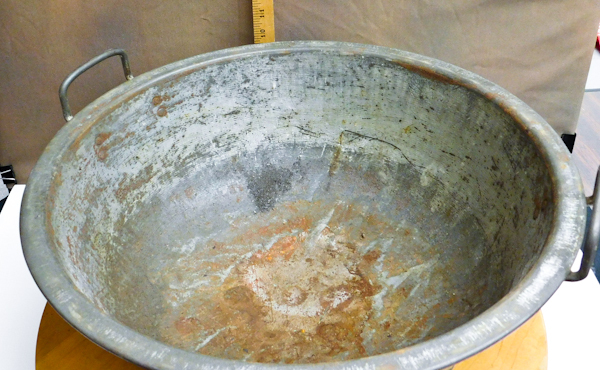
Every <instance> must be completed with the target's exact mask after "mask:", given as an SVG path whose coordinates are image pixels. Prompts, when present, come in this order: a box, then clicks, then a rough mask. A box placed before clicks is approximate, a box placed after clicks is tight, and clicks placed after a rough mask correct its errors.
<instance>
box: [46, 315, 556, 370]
mask: <svg viewBox="0 0 600 370" xmlns="http://www.w3.org/2000/svg"><path fill="white" fill-rule="evenodd" d="M547 363H548V360H547V346H546V330H545V327H544V319H543V318H542V314H541V313H538V314H537V315H535V316H534V317H533V318H532V319H531V320H529V321H528V322H527V323H525V324H524V325H523V326H522V327H521V328H519V329H518V330H517V331H515V332H514V333H512V334H511V335H510V336H508V337H507V338H505V339H504V340H503V341H501V342H499V343H497V344H496V345H494V346H492V347H490V348H488V349H487V350H485V351H483V352H481V353H480V354H478V355H476V356H474V357H472V358H470V359H468V360H466V361H464V362H462V363H460V364H458V365H456V366H455V367H454V370H546V369H547ZM36 369H37V370H79V369H85V370H107V369H111V370H112V369H114V370H135V369H142V368H141V367H139V366H137V365H134V364H132V363H130V362H127V361H125V360H123V359H121V358H119V357H117V356H115V355H113V354H112V353H110V352H107V351H105V350H104V349H102V348H100V347H99V346H97V345H95V344H94V343H92V342H91V341H90V340H88V339H87V338H85V337H84V336H83V335H81V334H80V333H79V332H78V331H76V330H75V329H73V328H72V327H71V326H70V325H69V324H67V323H66V322H65V321H64V320H63V319H62V318H61V317H60V316H59V315H58V313H56V311H55V310H54V309H53V308H52V307H51V306H50V305H46V310H45V311H44V315H43V317H42V322H41V325H40V331H39V335H38V341H37V349H36Z"/></svg>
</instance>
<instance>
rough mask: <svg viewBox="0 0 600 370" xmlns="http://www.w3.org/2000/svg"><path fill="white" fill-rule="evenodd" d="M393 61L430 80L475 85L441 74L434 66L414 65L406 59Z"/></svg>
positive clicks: (468, 85) (459, 84)
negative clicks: (405, 60)
mask: <svg viewBox="0 0 600 370" xmlns="http://www.w3.org/2000/svg"><path fill="white" fill-rule="evenodd" d="M392 62H393V63H395V64H398V65H399V66H401V67H402V68H404V69H407V70H409V71H411V72H413V73H416V74H418V75H419V76H421V77H425V78H427V79H428V80H434V81H440V82H443V83H447V84H450V85H457V86H462V87H466V88H468V89H473V88H474V86H473V85H471V84H467V83H464V82H462V81H458V80H455V79H452V78H450V77H446V76H444V75H442V74H440V73H439V72H438V71H436V70H435V69H433V68H426V67H420V66H415V65H412V64H410V63H406V62H404V61H401V60H392Z"/></svg>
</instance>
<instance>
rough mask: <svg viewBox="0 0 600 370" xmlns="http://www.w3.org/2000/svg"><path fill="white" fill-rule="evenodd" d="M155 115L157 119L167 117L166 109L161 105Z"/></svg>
mask: <svg viewBox="0 0 600 370" xmlns="http://www.w3.org/2000/svg"><path fill="white" fill-rule="evenodd" d="M156 115H157V116H159V117H164V116H166V115H167V108H166V107H165V106H164V105H163V106H161V107H159V108H158V110H157V111H156Z"/></svg>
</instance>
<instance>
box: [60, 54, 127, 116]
mask: <svg viewBox="0 0 600 370" xmlns="http://www.w3.org/2000/svg"><path fill="white" fill-rule="evenodd" d="M115 55H118V56H120V57H121V64H123V71H124V72H125V78H126V79H127V80H131V79H132V78H133V75H132V74H131V68H130V67H129V58H127V54H126V53H125V50H123V49H110V50H107V51H105V52H104V53H102V54H100V55H98V56H97V57H95V58H93V59H91V60H90V61H89V62H87V63H85V64H83V65H81V66H80V67H79V68H77V69H76V70H75V71H73V73H71V74H70V75H68V76H67V78H65V80H64V81H63V83H62V84H61V85H60V88H59V89H58V97H59V98H60V105H61V106H62V111H63V117H65V121H67V122H69V121H70V120H72V119H73V115H72V114H71V107H69V99H68V98H67V89H68V88H69V85H71V82H73V81H74V80H75V79H76V78H77V77H79V76H81V74H83V72H85V71H87V70H88V69H90V68H92V67H93V66H95V65H96V64H98V63H100V62H102V61H103V60H105V59H108V58H110V57H112V56H115Z"/></svg>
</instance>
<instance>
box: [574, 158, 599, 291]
mask: <svg viewBox="0 0 600 370" xmlns="http://www.w3.org/2000/svg"><path fill="white" fill-rule="evenodd" d="M587 203H588V204H591V205H592V217H591V220H590V224H589V228H588V230H587V232H586V235H585V241H584V245H583V257H582V259H581V266H580V267H579V271H575V272H573V271H572V272H570V273H569V275H568V276H567V281H579V280H583V279H585V278H586V277H587V275H588V273H589V272H590V268H592V264H593V263H594V259H595V258H596V252H597V250H598V243H600V168H598V173H597V174H596V184H595V185H594V194H593V195H592V196H591V197H588V198H587ZM599 267H600V266H599Z"/></svg>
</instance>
